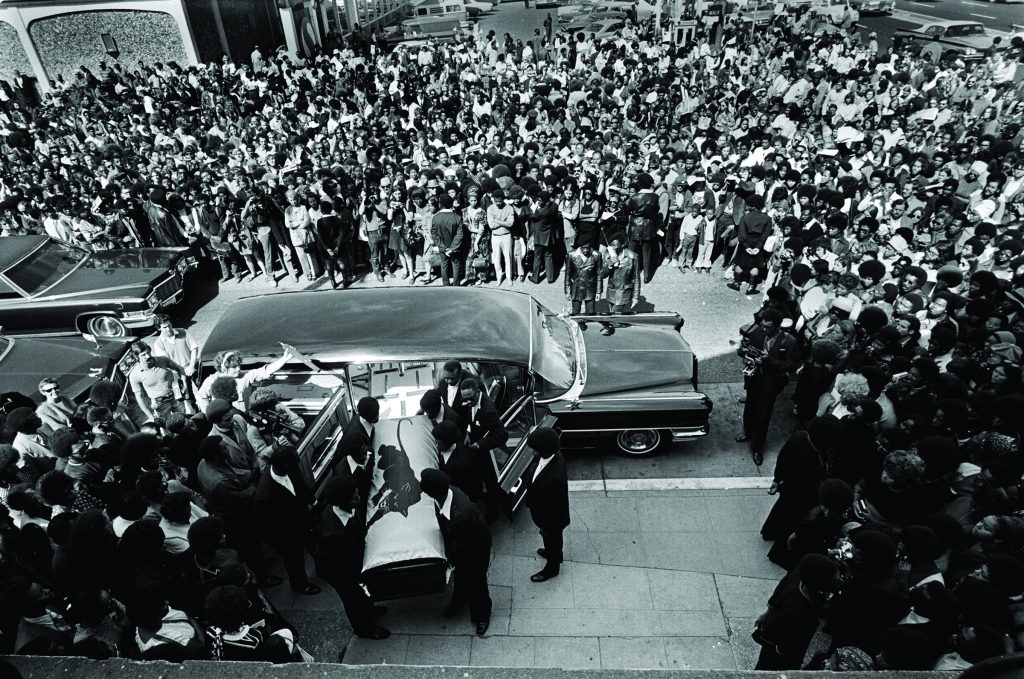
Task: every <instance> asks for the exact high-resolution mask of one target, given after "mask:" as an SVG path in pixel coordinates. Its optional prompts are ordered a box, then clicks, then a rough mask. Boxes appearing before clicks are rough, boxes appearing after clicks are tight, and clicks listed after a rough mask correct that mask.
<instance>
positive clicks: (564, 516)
mask: <svg viewBox="0 0 1024 679" xmlns="http://www.w3.org/2000/svg"><path fill="white" fill-rule="evenodd" d="M526 441H527V445H529V446H530V448H532V449H533V451H534V453H536V455H537V465H536V467H535V468H534V471H533V476H532V477H531V479H530V485H529V488H528V489H527V491H526V505H527V506H528V507H529V508H530V518H532V519H533V523H534V524H536V526H537V528H539V529H540V536H541V539H542V540H543V541H544V546H543V547H541V548H540V549H538V550H537V554H539V555H540V556H542V557H544V558H545V559H547V563H546V564H545V565H544V568H542V569H541V570H540V571H539V572H538V573H534V574H533V575H532V576H530V580H532V581H533V582H544V581H545V580H550V579H551V578H553V577H555V576H556V575H558V571H559V569H560V566H561V564H562V531H564V530H565V529H566V527H567V526H568V525H569V476H568V474H567V473H566V471H565V459H564V458H563V457H562V454H561V453H560V452H558V451H559V443H558V432H557V431H555V430H554V429H551V428H550V427H539V428H538V429H535V430H534V431H533V432H532V433H531V434H530V436H529V437H528V438H527V440H526Z"/></svg>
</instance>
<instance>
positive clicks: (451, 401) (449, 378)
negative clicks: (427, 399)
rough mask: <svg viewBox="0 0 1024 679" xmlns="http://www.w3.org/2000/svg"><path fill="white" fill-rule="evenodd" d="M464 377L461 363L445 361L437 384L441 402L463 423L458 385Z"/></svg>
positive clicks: (463, 410)
mask: <svg viewBox="0 0 1024 679" xmlns="http://www.w3.org/2000/svg"><path fill="white" fill-rule="evenodd" d="M465 376H466V373H465V372H463V370H462V364H461V363H459V362H458V361H446V362H445V364H444V374H443V377H442V378H441V381H440V382H438V384H437V390H438V392H440V393H441V400H442V402H444V404H445V405H446V406H448V407H449V408H451V409H452V410H454V411H455V412H456V413H458V414H459V417H461V418H462V421H463V422H465V421H466V409H465V408H463V407H462V392H461V391H460V389H459V385H460V384H461V383H462V378H463V377H465Z"/></svg>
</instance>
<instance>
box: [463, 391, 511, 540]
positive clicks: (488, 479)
mask: <svg viewBox="0 0 1024 679" xmlns="http://www.w3.org/2000/svg"><path fill="white" fill-rule="evenodd" d="M459 389H460V393H461V394H462V407H463V408H464V409H465V410H466V421H467V422H469V446H468V450H469V454H470V455H471V456H472V457H473V459H474V460H476V464H477V469H479V470H480V474H481V475H482V476H483V479H484V483H485V484H487V511H486V518H487V521H488V523H490V522H491V521H494V519H496V518H498V514H499V513H501V499H500V498H501V488H499V486H498V477H497V473H496V472H495V469H494V463H493V462H492V461H491V450H493V449H494V448H501V447H503V446H504V445H505V443H506V442H507V441H508V430H507V429H505V425H504V424H502V423H501V417H500V416H499V415H498V410H497V408H495V407H494V404H493V403H492V402H491V399H490V398H489V397H488V396H487V394H485V393H484V385H483V384H482V383H481V382H480V380H479V379H478V378H476V377H473V376H472V375H468V376H466V377H463V378H462V381H461V382H460V383H459Z"/></svg>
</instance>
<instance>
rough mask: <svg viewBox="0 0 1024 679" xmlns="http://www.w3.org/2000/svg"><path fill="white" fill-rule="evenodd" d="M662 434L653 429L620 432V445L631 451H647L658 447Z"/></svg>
mask: <svg viewBox="0 0 1024 679" xmlns="http://www.w3.org/2000/svg"><path fill="white" fill-rule="evenodd" d="M660 442H661V435H660V434H659V433H658V432H656V431H654V430H653V429H631V430H629V431H624V432H622V433H620V434H619V447H620V448H622V449H623V450H625V451H627V452H630V453H646V452H649V451H651V450H654V448H656V447H657V445H658V443H660Z"/></svg>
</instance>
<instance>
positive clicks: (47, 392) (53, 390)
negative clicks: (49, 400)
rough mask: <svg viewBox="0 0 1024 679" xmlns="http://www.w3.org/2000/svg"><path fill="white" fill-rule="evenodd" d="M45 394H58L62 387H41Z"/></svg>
mask: <svg viewBox="0 0 1024 679" xmlns="http://www.w3.org/2000/svg"><path fill="white" fill-rule="evenodd" d="M40 391H42V392H43V393H44V394H56V393H57V392H58V391H60V387H50V388H49V389H41V390H40Z"/></svg>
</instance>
